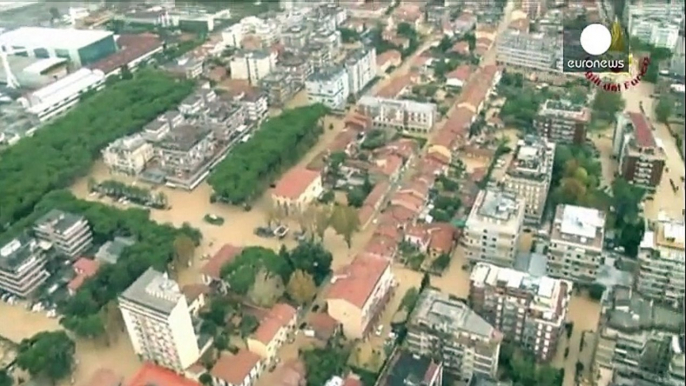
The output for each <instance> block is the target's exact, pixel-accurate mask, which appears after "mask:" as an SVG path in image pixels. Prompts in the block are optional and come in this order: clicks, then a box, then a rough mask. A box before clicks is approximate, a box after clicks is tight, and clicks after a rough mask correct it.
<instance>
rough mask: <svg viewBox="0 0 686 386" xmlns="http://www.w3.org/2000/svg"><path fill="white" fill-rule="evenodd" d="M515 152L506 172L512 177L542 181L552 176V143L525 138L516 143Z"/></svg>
mask: <svg viewBox="0 0 686 386" xmlns="http://www.w3.org/2000/svg"><path fill="white" fill-rule="evenodd" d="M515 152H516V153H515V156H514V157H513V158H512V162H511V163H510V165H509V167H508V171H507V172H508V174H510V175H511V176H512V177H516V178H530V179H536V180H544V179H545V178H546V177H549V176H550V175H552V172H553V157H554V156H555V144H554V143H551V142H548V141H546V140H544V139H543V138H540V137H534V136H527V137H526V138H524V139H521V140H519V141H518V142H517V149H516V150H515Z"/></svg>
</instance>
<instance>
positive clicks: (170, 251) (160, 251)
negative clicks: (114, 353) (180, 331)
mask: <svg viewBox="0 0 686 386" xmlns="http://www.w3.org/2000/svg"><path fill="white" fill-rule="evenodd" d="M51 209H61V210H64V211H67V212H72V213H80V214H83V215H84V216H85V217H86V219H87V220H88V222H89V223H90V225H91V228H92V230H93V238H94V242H95V243H96V244H102V243H104V242H105V241H108V240H110V239H112V238H113V237H114V236H129V237H133V238H134V239H136V244H134V245H133V246H131V247H129V248H126V249H125V250H124V251H123V253H122V256H121V257H120V258H119V260H118V261H117V263H116V264H107V265H104V266H102V267H101V268H100V270H99V271H98V273H97V274H96V275H95V276H94V277H92V278H90V279H89V280H87V281H86V282H85V283H84V285H83V286H82V287H81V288H80V289H79V290H78V291H77V293H76V294H75V295H74V296H72V297H70V298H68V299H67V300H66V301H65V302H63V303H60V304H59V305H58V306H59V308H60V312H61V313H62V314H63V315H64V318H62V320H60V323H62V325H63V326H64V327H66V328H67V329H69V330H71V331H73V332H74V333H75V334H76V335H77V336H80V337H85V338H106V339H107V338H109V337H108V336H107V335H106V334H105V332H106V331H107V332H113V333H114V332H116V331H117V330H119V329H120V326H119V327H117V326H118V325H120V322H121V321H120V318H121V316H120V314H119V312H118V310H117V306H116V298H117V296H118V295H119V294H120V293H121V292H122V291H123V290H124V289H126V288H127V287H128V286H129V285H131V283H133V281H134V280H135V279H137V278H138V277H139V276H140V275H141V274H142V273H143V272H144V271H145V270H146V269H148V268H149V267H153V268H155V269H157V270H159V271H168V270H170V268H174V267H178V266H181V265H187V264H188V261H190V258H191V256H192V254H193V253H194V249H195V246H196V245H197V244H199V243H200V240H201V238H202V235H201V234H200V232H199V231H198V230H196V229H193V228H191V227H190V226H188V225H184V226H183V227H181V228H180V229H177V228H174V227H172V226H170V225H162V224H158V223H156V222H153V221H152V220H150V219H149V212H148V211H146V210H142V209H128V210H120V209H116V208H113V207H110V206H107V205H104V204H100V203H94V202H88V201H82V200H78V199H76V198H75V197H74V196H73V195H72V194H71V193H70V192H68V191H62V190H60V191H54V192H51V193H49V194H47V195H46V196H45V197H44V198H43V199H42V200H41V201H40V202H39V203H38V204H37V205H36V210H35V211H34V213H32V214H31V215H29V216H27V217H26V218H24V219H22V220H21V221H19V222H17V223H16V224H14V225H13V226H12V228H11V229H10V231H8V232H6V234H5V235H3V237H8V236H11V235H16V234H17V233H19V232H21V231H22V230H23V229H26V227H27V226H28V225H29V224H32V223H33V222H35V221H36V219H37V218H39V217H40V216H41V215H43V214H45V213H47V212H48V211H49V210H51Z"/></svg>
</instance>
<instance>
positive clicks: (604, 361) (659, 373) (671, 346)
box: [592, 286, 684, 386]
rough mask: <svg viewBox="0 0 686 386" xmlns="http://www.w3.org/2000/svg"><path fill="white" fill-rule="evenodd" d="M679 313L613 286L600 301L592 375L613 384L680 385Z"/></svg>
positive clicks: (626, 289) (682, 354)
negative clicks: (608, 380) (601, 305)
mask: <svg viewBox="0 0 686 386" xmlns="http://www.w3.org/2000/svg"><path fill="white" fill-rule="evenodd" d="M683 326H684V316H683V313H682V312H680V311H678V310H674V309H671V308H665V307H663V306H660V305H658V304H657V303H654V302H653V301H651V300H648V299H646V298H643V297H642V296H641V295H640V294H639V293H638V292H636V291H633V290H632V289H631V288H627V287H617V286H615V287H613V288H612V290H611V291H610V292H609V293H607V294H606V296H605V298H604V300H603V307H602V313H601V315H600V321H599V323H598V328H597V333H596V339H595V341H596V342H597V343H596V345H595V347H594V354H593V364H592V365H593V374H594V375H596V376H598V377H601V378H604V379H610V380H611V381H612V382H613V383H612V385H617V386H677V385H678V386H680V385H683V384H684V350H683V348H684V335H683V331H684V330H683Z"/></svg>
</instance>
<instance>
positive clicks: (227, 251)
mask: <svg viewBox="0 0 686 386" xmlns="http://www.w3.org/2000/svg"><path fill="white" fill-rule="evenodd" d="M242 251H243V247H237V246H235V245H231V244H224V245H223V246H222V247H221V248H220V249H219V250H218V251H217V253H215V254H214V256H212V258H211V259H210V260H209V261H208V262H207V263H206V264H205V265H204V266H203V267H202V269H201V270H200V271H201V273H202V274H203V275H206V276H209V277H211V278H212V279H214V280H220V279H221V270H222V267H223V266H224V265H225V264H226V263H228V262H230V261H231V260H233V259H234V258H236V256H238V255H239V254H240V253H241V252H242Z"/></svg>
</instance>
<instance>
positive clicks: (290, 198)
mask: <svg viewBox="0 0 686 386" xmlns="http://www.w3.org/2000/svg"><path fill="white" fill-rule="evenodd" d="M322 193H324V187H323V184H322V175H321V172H319V171H315V170H310V169H307V168H304V167H294V168H292V169H291V170H289V171H288V172H286V174H284V175H283V177H281V179H280V180H279V181H278V182H277V183H276V186H275V187H274V191H273V192H272V200H273V201H274V204H275V205H278V206H279V207H280V208H281V209H283V211H284V212H286V213H301V212H303V211H304V210H306V209H307V206H308V205H310V204H311V203H313V202H314V201H315V200H317V199H318V198H319V197H320V196H321V195H322Z"/></svg>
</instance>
